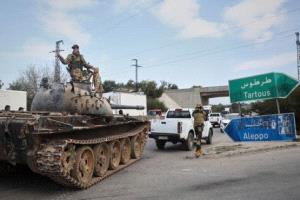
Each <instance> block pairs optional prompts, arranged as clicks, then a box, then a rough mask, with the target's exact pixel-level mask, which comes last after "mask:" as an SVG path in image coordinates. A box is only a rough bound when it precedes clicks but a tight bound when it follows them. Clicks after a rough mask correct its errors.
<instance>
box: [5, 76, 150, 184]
mask: <svg viewBox="0 0 300 200" xmlns="http://www.w3.org/2000/svg"><path fill="white" fill-rule="evenodd" d="M112 108H115V109H143V107H141V106H126V105H111V104H110V102H109V100H108V99H106V98H104V97H102V94H101V93H97V92H95V91H93V89H92V86H91V84H90V83H89V82H87V83H86V82H81V83H76V82H71V83H67V84H61V83H53V84H52V85H49V84H48V82H47V80H46V79H43V81H42V84H41V87H40V89H39V91H38V92H37V94H36V95H35V97H34V99H33V102H32V106H31V111H28V112H12V111H8V112H7V111H6V112H4V111H2V112H0V170H1V173H8V172H9V171H11V170H13V169H14V167H16V166H17V165H27V166H28V167H29V168H30V169H31V170H32V171H33V172H35V173H38V174H41V175H43V176H48V177H49V178H51V179H52V180H54V181H56V182H57V183H59V184H62V185H64V186H69V187H75V188H80V189H85V188H88V187H90V186H92V185H93V184H96V183H98V182H100V181H101V180H103V179H105V178H106V177H108V176H110V175H112V174H114V173H116V172H118V171H119V170H121V169H124V168H125V167H127V166H129V165H131V164H133V163H134V162H136V161H138V160H139V159H140V158H141V155H142V153H143V150H144V146H145V144H146V140H147V137H148V130H149V122H148V121H147V120H146V119H137V118H134V117H130V116H123V115H113V114H112V113H113V112H112Z"/></svg>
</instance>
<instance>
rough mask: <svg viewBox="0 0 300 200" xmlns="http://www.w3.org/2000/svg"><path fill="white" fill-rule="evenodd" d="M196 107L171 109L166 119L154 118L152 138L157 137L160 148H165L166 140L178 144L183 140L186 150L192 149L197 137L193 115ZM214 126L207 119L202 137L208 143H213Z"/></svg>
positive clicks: (152, 121)
mask: <svg viewBox="0 0 300 200" xmlns="http://www.w3.org/2000/svg"><path fill="white" fill-rule="evenodd" d="M193 111H194V109H187V108H182V109H181V108H180V109H169V110H168V111H167V113H166V117H165V119H152V120H151V121H150V122H151V131H150V134H149V137H150V138H153V139H155V142H156V146H157V148H158V149H164V147H165V144H166V142H172V143H173V144H176V143H178V142H181V143H183V144H184V146H185V149H186V150H189V151H190V150H192V149H193V146H194V139H195V138H196V134H195V130H194V118H193V116H192V113H193ZM212 136H213V128H212V125H211V123H210V122H209V121H208V120H206V121H205V122H204V129H203V132H202V139H204V140H205V141H206V143H207V144H211V143H212Z"/></svg>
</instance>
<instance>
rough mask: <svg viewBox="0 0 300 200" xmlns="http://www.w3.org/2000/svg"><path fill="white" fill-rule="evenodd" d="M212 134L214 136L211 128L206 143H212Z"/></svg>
mask: <svg viewBox="0 0 300 200" xmlns="http://www.w3.org/2000/svg"><path fill="white" fill-rule="evenodd" d="M212 136H213V132H212V130H211V129H209V133H208V137H207V138H206V144H211V143H212Z"/></svg>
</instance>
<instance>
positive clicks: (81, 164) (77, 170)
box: [72, 146, 95, 187]
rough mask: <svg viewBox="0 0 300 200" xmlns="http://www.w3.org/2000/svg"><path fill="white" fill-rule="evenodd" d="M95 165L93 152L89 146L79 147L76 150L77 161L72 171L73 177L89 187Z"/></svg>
mask: <svg viewBox="0 0 300 200" xmlns="http://www.w3.org/2000/svg"><path fill="white" fill-rule="evenodd" d="M94 164H95V159H94V153H93V150H92V149H91V148H90V147H88V146H82V147H79V148H78V149H77V150H76V159H75V165H74V168H73V170H72V176H73V177H74V178H76V179H77V180H78V181H79V182H80V183H81V184H83V185H84V186H86V187H87V186H88V184H89V183H90V182H91V180H92V176H93V172H94Z"/></svg>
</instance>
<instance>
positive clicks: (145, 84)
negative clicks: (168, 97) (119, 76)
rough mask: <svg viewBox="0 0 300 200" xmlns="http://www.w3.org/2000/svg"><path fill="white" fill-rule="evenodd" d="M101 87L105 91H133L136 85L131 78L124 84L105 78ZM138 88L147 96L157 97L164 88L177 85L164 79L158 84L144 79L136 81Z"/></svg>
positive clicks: (172, 87)
mask: <svg viewBox="0 0 300 200" xmlns="http://www.w3.org/2000/svg"><path fill="white" fill-rule="evenodd" d="M103 88H104V91H105V92H111V91H116V90H128V91H135V90H136V85H135V82H134V81H133V80H129V81H128V82H127V83H126V84H124V83H116V82H115V81H113V80H106V81H104V82H103ZM138 88H139V90H140V91H142V92H144V93H145V95H146V96H147V97H151V98H159V97H160V96H161V95H162V93H163V92H164V91H165V90H168V89H178V86H177V85H176V84H172V83H168V82H165V81H161V84H160V85H159V86H158V84H157V83H156V82H155V81H148V80H144V81H141V82H139V83H138Z"/></svg>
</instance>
